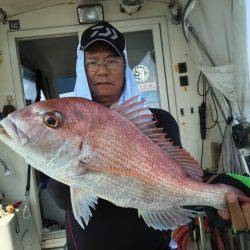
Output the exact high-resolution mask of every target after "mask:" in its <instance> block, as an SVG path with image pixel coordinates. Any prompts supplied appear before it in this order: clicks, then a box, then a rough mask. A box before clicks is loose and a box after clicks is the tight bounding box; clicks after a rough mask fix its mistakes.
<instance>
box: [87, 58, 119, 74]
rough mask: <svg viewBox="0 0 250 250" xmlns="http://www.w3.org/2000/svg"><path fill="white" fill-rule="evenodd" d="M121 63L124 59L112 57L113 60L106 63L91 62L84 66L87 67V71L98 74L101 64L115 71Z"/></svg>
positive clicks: (109, 59)
mask: <svg viewBox="0 0 250 250" xmlns="http://www.w3.org/2000/svg"><path fill="white" fill-rule="evenodd" d="M121 62H122V57H118V58H113V57H112V58H108V59H106V60H105V61H96V60H89V61H86V62H85V63H84V65H85V66H86V69H87V70H88V71H89V72H96V71H97V70H98V69H99V68H100V66H101V64H103V65H104V66H105V67H106V69H108V70H115V69H118V67H119V66H120V64H121Z"/></svg>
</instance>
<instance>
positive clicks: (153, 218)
mask: <svg viewBox="0 0 250 250" xmlns="http://www.w3.org/2000/svg"><path fill="white" fill-rule="evenodd" d="M136 99H137V98H132V99H130V100H129V101H127V102H125V103H124V104H121V105H119V106H118V105H114V106H113V107H111V108H106V107H103V106H101V105H99V104H96V103H94V102H92V101H89V100H86V99H83V98H61V99H52V100H47V101H44V102H39V103H36V104H33V105H31V106H28V107H27V108H25V109H22V110H18V111H16V112H14V113H12V114H10V115H9V116H8V117H7V118H5V119H3V120H2V121H1V122H0V124H1V125H2V127H3V129H2V133H0V140H1V141H3V142H4V143H6V144H7V145H8V146H9V147H11V148H12V149H13V150H14V151H16V152H17V153H18V154H20V155H21V156H22V157H24V159H25V160H26V161H27V162H28V163H29V164H31V165H32V166H33V167H34V168H36V169H38V170H39V171H42V172H44V173H45V174H46V175H48V176H50V177H52V178H54V179H56V180H58V181H61V182H63V183H65V184H67V185H69V186H70V188H71V201H72V206H73V211H74V215H75V217H76V219H77V220H78V222H79V223H80V224H81V226H82V227H83V228H84V224H83V222H82V220H81V218H83V221H84V222H85V224H87V223H88V221H89V219H90V217H91V209H90V207H95V205H96V203H97V199H98V197H100V198H103V199H106V200H108V201H110V202H112V203H114V204H116V205H118V206H121V207H132V208H136V209H138V213H139V215H141V216H142V217H143V218H144V220H145V222H146V223H147V224H148V225H149V226H151V227H153V228H155V229H159V230H163V229H164V230H165V229H173V228H176V227H177V226H180V225H183V224H185V223H187V222H188V220H189V217H190V216H191V217H192V213H191V212H190V211H188V210H185V209H182V208H181V206H189V205H207V206H213V207H215V208H220V209H225V208H226V202H225V194H226V193H227V192H229V191H235V190H233V189H232V188H230V187H228V186H226V185H208V184H204V183H203V182H202V181H201V178H202V171H201V170H200V167H199V166H198V164H197V162H196V161H195V160H194V159H193V158H192V157H191V156H190V155H189V154H188V153H187V152H186V151H185V150H183V149H180V148H178V147H175V146H173V145H172V143H171V142H170V141H169V140H167V139H166V138H165V134H163V133H162V130H161V129H158V128H156V126H155V125H154V122H152V121H151V120H152V115H151V114H150V113H149V111H148V110H147V109H145V108H143V106H142V102H139V103H138V102H136Z"/></svg>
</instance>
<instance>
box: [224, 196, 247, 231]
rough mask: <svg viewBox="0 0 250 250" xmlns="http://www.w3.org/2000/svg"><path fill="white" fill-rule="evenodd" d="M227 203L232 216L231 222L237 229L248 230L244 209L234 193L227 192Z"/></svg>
mask: <svg viewBox="0 0 250 250" xmlns="http://www.w3.org/2000/svg"><path fill="white" fill-rule="evenodd" d="M226 200H227V205H228V209H229V213H230V217H231V223H232V225H233V227H234V228H235V229H236V230H237V231H243V230H246V229H247V227H248V225H247V222H246V219H245V216H244V214H243V211H242V209H241V207H240V204H239V202H238V199H237V196H236V195H235V194H234V193H228V194H226Z"/></svg>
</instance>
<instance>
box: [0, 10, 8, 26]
mask: <svg viewBox="0 0 250 250" xmlns="http://www.w3.org/2000/svg"><path fill="white" fill-rule="evenodd" d="M0 22H3V24H5V23H6V22H7V14H6V12H5V11H4V10H3V9H2V8H0Z"/></svg>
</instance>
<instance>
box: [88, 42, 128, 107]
mask: <svg viewBox="0 0 250 250" xmlns="http://www.w3.org/2000/svg"><path fill="white" fill-rule="evenodd" d="M113 59H114V62H115V65H117V67H113V66H114V65H112V67H109V65H107V64H106V65H105V64H100V65H99V67H98V68H97V70H96V71H93V69H91V67H88V63H89V62H91V63H93V62H104V61H106V62H113V61H112V60H113ZM116 62H117V64H116ZM85 70H86V74H87V78H88V84H89V89H90V92H91V95H92V99H93V100H94V101H96V102H99V103H101V104H103V105H105V106H109V105H111V104H112V103H114V102H116V101H118V100H119V98H120V95H121V93H122V90H123V86H124V61H123V59H122V58H120V57H117V56H116V55H115V53H114V51H113V50H112V49H111V48H109V47H107V46H102V45H98V46H93V47H92V48H91V49H90V50H88V51H85Z"/></svg>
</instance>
